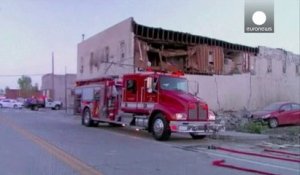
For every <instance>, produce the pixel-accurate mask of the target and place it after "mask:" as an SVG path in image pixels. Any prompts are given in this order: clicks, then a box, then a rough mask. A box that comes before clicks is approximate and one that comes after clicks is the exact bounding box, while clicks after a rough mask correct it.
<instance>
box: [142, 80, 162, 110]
mask: <svg viewBox="0 0 300 175" xmlns="http://www.w3.org/2000/svg"><path fill="white" fill-rule="evenodd" d="M146 87H147V82H146V81H144V87H142V89H143V90H142V91H141V92H142V98H141V99H142V100H141V102H142V106H140V107H141V108H143V109H151V108H153V105H154V103H156V102H157V95H158V90H157V78H154V79H153V91H151V92H148V91H147V88H146Z"/></svg>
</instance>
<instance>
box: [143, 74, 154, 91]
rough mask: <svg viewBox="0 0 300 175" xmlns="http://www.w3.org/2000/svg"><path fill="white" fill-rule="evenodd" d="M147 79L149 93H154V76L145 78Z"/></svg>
mask: <svg viewBox="0 0 300 175" xmlns="http://www.w3.org/2000/svg"><path fill="white" fill-rule="evenodd" d="M145 81H146V89H147V92H148V93H152V92H153V78H152V77H147V78H146V79H145Z"/></svg>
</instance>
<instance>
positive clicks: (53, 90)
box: [52, 52, 55, 100]
mask: <svg viewBox="0 0 300 175" xmlns="http://www.w3.org/2000/svg"><path fill="white" fill-rule="evenodd" d="M54 94H55V92H54V52H52V100H55V99H54V97H55V96H54Z"/></svg>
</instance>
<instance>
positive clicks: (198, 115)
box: [188, 104, 207, 120]
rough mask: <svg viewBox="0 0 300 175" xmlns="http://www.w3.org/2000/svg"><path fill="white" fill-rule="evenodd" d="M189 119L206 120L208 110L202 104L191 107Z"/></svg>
mask: <svg viewBox="0 0 300 175" xmlns="http://www.w3.org/2000/svg"><path fill="white" fill-rule="evenodd" d="M188 119H189V120H206V119H207V111H206V110H205V109H203V108H202V107H201V106H200V104H198V105H197V108H195V109H189V118H188Z"/></svg>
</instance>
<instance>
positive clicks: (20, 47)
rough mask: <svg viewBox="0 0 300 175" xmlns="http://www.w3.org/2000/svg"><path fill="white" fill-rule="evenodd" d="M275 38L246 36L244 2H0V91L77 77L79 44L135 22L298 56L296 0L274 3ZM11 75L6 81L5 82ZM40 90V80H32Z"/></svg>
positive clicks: (130, 0) (154, 0)
mask: <svg viewBox="0 0 300 175" xmlns="http://www.w3.org/2000/svg"><path fill="white" fill-rule="evenodd" d="M274 6H275V9H274V11H275V33H271V34H270V33H265V34H263V33H258V34H249V33H244V28H243V27H244V1H243V0H176V1H175V0H148V1H141V0H85V1H83V0H0V65H1V68H0V88H5V87H6V86H9V87H10V88H17V87H18V85H17V79H18V78H19V77H18V76H14V75H23V74H25V75H32V74H38V75H40V74H46V73H49V72H51V52H52V51H53V52H54V53H55V73H58V74H64V72H65V67H67V72H68V73H76V64H77V63H76V57H77V55H76V54H77V44H78V43H79V42H80V41H81V35H82V34H83V33H84V34H85V36H86V37H90V36H92V35H94V34H96V33H98V32H101V31H102V30H104V29H106V28H108V27H110V26H112V25H114V24H116V23H118V22H120V21H122V20H124V19H126V18H129V17H133V18H134V20H135V21H136V22H137V23H139V24H142V25H146V26H152V27H162V28H165V29H171V30H175V31H183V32H188V33H192V34H198V35H202V36H208V37H212V38H216V39H221V40H225V41H229V42H233V43H240V44H243V45H248V46H260V45H262V46H269V47H273V48H284V49H286V50H288V51H292V52H294V53H297V54H299V20H300V19H299V6H300V4H299V0H288V1H286V0H274ZM6 75H10V76H6ZM31 77H32V79H33V81H34V83H35V82H37V83H39V85H40V79H41V76H31Z"/></svg>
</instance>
